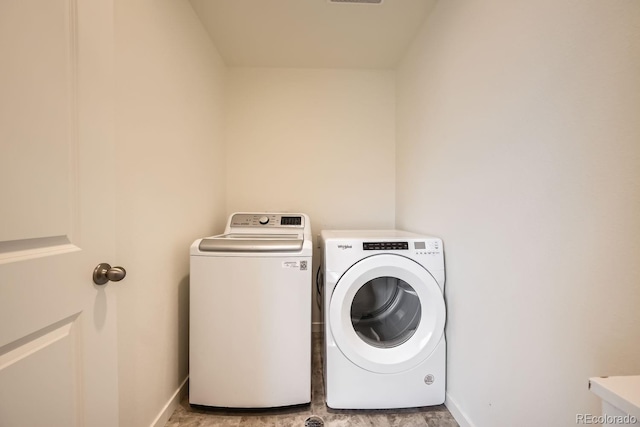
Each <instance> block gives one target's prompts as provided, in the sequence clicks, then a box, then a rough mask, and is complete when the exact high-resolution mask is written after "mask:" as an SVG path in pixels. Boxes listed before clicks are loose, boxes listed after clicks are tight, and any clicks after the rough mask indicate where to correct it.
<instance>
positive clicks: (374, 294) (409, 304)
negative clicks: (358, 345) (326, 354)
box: [351, 276, 422, 348]
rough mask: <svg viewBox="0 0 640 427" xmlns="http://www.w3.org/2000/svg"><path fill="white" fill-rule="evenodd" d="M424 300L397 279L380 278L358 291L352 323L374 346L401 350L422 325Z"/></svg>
mask: <svg viewBox="0 0 640 427" xmlns="http://www.w3.org/2000/svg"><path fill="white" fill-rule="evenodd" d="M421 313H422V310H421V306H420V298H418V293H417V292H416V290H415V289H413V288H412V287H411V285H409V284H408V283H407V282H405V281H404V280H402V279H399V278H397V277H391V276H384V277H376V278H375V279H371V280H369V281H368V282H367V283H365V284H364V285H363V286H362V287H361V288H360V289H358V292H356V295H355V297H354V298H353V302H352V303H351V323H352V324H353V328H354V329H355V331H356V334H358V336H359V337H360V338H362V339H363V340H364V341H365V342H366V343H368V344H371V345H372V346H374V347H380V348H391V347H397V346H399V345H401V344H402V343H404V342H405V341H407V340H408V339H409V338H411V337H412V336H413V334H414V333H415V332H416V329H418V325H419V324H420V315H421Z"/></svg>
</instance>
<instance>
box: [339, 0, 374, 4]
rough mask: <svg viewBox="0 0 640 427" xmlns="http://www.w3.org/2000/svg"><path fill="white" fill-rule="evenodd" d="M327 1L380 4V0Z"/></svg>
mask: <svg viewBox="0 0 640 427" xmlns="http://www.w3.org/2000/svg"><path fill="white" fill-rule="evenodd" d="M329 3H362V4H380V3H382V0H329Z"/></svg>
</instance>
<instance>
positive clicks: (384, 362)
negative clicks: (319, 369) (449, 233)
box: [321, 230, 446, 409]
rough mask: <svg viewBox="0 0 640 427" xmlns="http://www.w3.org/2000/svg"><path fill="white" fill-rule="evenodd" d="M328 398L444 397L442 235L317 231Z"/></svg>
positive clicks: (363, 404) (384, 403)
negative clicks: (320, 259) (320, 264)
mask: <svg viewBox="0 0 640 427" xmlns="http://www.w3.org/2000/svg"><path fill="white" fill-rule="evenodd" d="M321 239H322V246H323V257H324V259H323V265H324V269H323V272H324V283H325V284H324V296H323V304H324V305H323V316H324V322H325V358H324V379H325V388H326V399H327V405H328V406H329V407H330V408H336V409H385V408H407V407H418V406H430V405H438V404H442V403H444V399H445V371H446V343H445V336H444V327H445V320H446V309H445V301H444V294H443V291H444V280H445V274H444V258H443V248H442V241H441V240H440V239H438V238H435V237H428V236H420V235H417V234H413V233H407V232H403V231H398V230H388V231H322V233H321Z"/></svg>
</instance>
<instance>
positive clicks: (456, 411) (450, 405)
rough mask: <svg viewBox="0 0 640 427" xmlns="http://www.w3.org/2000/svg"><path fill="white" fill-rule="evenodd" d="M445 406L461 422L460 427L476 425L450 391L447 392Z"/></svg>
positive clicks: (473, 426)
mask: <svg viewBox="0 0 640 427" xmlns="http://www.w3.org/2000/svg"><path fill="white" fill-rule="evenodd" d="M444 406H446V407H447V409H448V410H449V412H451V415H453V418H455V419H456V421H457V422H458V424H460V427H475V425H474V424H473V423H472V422H471V420H470V419H469V417H468V416H467V414H465V412H464V411H463V410H462V409H461V408H460V405H458V402H456V401H455V399H453V398H452V397H451V395H450V394H449V393H447V394H446V397H445V401H444Z"/></svg>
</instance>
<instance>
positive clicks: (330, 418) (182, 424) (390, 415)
mask: <svg viewBox="0 0 640 427" xmlns="http://www.w3.org/2000/svg"><path fill="white" fill-rule="evenodd" d="M312 369H313V378H312V391H311V404H309V405H302V406H296V407H288V408H284V409H269V410H264V411H263V410H259V411H257V410H251V411H247V410H224V409H214V408H207V407H201V406H194V407H192V406H191V405H189V397H188V396H186V397H185V398H184V399H183V400H182V402H180V405H179V406H178V408H177V409H176V410H175V412H174V413H173V415H171V418H169V421H167V424H165V427H212V426H221V427H240V426H241V427H247V426H256V427H272V426H273V427H275V426H277V427H303V426H305V421H306V420H307V418H309V417H311V416H316V417H320V418H321V419H322V420H323V421H324V425H325V426H326V427H364V426H371V427H378V426H380V427H405V426H406V427H413V426H423V427H458V423H456V421H455V419H454V418H453V417H452V416H451V413H449V411H448V410H447V408H446V407H445V406H444V405H440V406H432V407H426V408H412V409H393V410H376V411H369V410H367V411H364V410H358V411H356V410H334V409H329V408H327V405H326V404H325V402H324V383H323V380H322V337H321V335H320V334H319V333H314V336H313V367H312Z"/></svg>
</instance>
